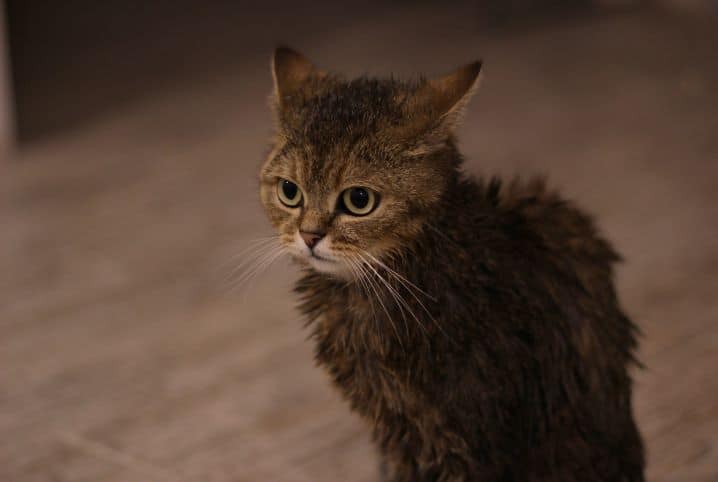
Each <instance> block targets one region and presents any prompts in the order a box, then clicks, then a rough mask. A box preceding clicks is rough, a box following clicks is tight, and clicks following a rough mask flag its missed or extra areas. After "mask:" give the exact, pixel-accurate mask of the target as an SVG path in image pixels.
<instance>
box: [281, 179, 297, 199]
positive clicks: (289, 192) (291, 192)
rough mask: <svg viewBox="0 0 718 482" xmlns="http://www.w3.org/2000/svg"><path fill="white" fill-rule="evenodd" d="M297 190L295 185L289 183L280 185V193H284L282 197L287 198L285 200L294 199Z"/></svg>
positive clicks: (285, 182)
mask: <svg viewBox="0 0 718 482" xmlns="http://www.w3.org/2000/svg"><path fill="white" fill-rule="evenodd" d="M298 189H299V188H297V185H296V184H294V183H293V182H291V181H284V182H283V183H282V192H284V195H285V196H287V199H294V198H295V196H296V195H297V190H298Z"/></svg>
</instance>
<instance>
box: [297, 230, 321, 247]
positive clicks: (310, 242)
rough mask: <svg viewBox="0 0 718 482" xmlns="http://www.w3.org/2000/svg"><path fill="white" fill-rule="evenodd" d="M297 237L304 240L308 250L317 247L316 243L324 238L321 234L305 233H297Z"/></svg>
mask: <svg viewBox="0 0 718 482" xmlns="http://www.w3.org/2000/svg"><path fill="white" fill-rule="evenodd" d="M299 235H300V236H301V237H302V239H303V240H304V244H306V245H307V247H308V248H309V249H312V248H313V247H314V246H316V245H317V243H318V242H319V241H320V240H321V239H322V238H323V237H324V235H323V234H319V233H307V232H304V231H299Z"/></svg>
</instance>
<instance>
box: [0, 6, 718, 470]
mask: <svg viewBox="0 0 718 482" xmlns="http://www.w3.org/2000/svg"><path fill="white" fill-rule="evenodd" d="M0 3H2V2H0ZM3 7H4V8H3V10H2V11H3V12H4V19H2V20H3V21H2V22H0V25H2V27H1V28H0V33H1V34H2V35H0V39H1V40H0V480H2V481H11V482H16V481H20V482H30V481H32V482H35V481H38V482H40V481H115V482H125V481H217V482H224V481H265V480H271V481H289V482H293V481H313V482H317V481H319V482H321V481H327V482H328V481H340V480H341V481H352V482H355V481H356V482H358V481H372V480H376V463H375V454H374V452H373V450H372V448H371V446H370V444H369V437H368V433H367V430H366V427H364V426H363V425H362V423H361V422H360V421H359V420H358V419H357V418H356V417H355V416H354V415H351V414H350V413H349V409H348V407H347V405H346V404H344V403H343V402H342V401H341V400H340V397H339V395H338V394H337V393H336V392H334V391H333V389H332V388H331V387H330V384H329V380H328V377H326V376H325V374H324V373H323V372H322V371H321V370H320V369H318V368H316V367H315V366H314V363H313V361H312V346H311V344H310V343H309V342H308V341H307V340H306V335H307V332H306V330H303V328H302V320H301V319H299V316H298V315H297V313H296V311H295V309H294V298H293V296H292V295H291V294H290V288H291V282H292V280H293V279H294V276H295V274H296V273H295V271H294V268H293V267H292V266H291V264H290V263H288V262H287V260H280V261H278V262H277V263H276V264H275V265H274V266H273V267H271V268H270V269H269V270H267V271H266V272H265V273H264V274H262V275H260V276H257V277H255V278H253V279H252V281H251V282H250V283H245V284H244V286H241V287H238V286H237V284H238V283H237V280H238V276H240V275H238V273H239V272H241V270H239V269H238V268H240V263H241V262H242V261H243V258H242V256H240V255H239V254H240V252H241V251H242V249H243V248H245V247H246V246H247V245H248V243H249V242H250V241H251V240H253V239H256V238H258V237H261V236H266V235H268V234H271V230H270V228H269V225H268V223H267V222H266V221H265V218H264V216H263V213H262V211H261V208H260V205H259V202H258V199H257V187H256V174H257V170H258V167H259V164H260V162H261V161H262V157H263V155H264V154H265V152H266V148H267V139H268V136H269V134H270V133H271V131H272V127H271V119H270V115H269V112H268V109H267V103H266V99H267V95H268V94H269V92H270V90H271V77H270V73H269V58H270V55H271V52H272V50H273V48H274V47H275V46H276V45H277V44H279V43H286V44H288V45H290V46H292V47H294V48H296V49H298V50H300V51H302V52H304V53H305V54H306V55H308V56H309V57H310V58H312V59H314V61H315V62H316V63H317V64H318V65H319V66H320V67H323V68H327V69H331V70H335V71H339V72H342V73H344V74H346V75H347V76H355V75H360V74H364V73H366V74H370V75H387V74H389V73H394V74H397V75H401V76H410V75H416V74H418V73H424V74H427V75H439V74H442V73H445V72H448V71H450V70H451V69H453V68H454V67H456V66H458V65H460V64H462V63H466V62H468V61H470V60H473V59H476V58H483V60H484V62H485V63H484V72H485V77H484V80H483V83H482V86H481V89H480V92H479V94H478V95H477V96H476V97H475V99H474V101H473V102H472V104H471V106H470V108H469V110H468V113H467V118H466V123H465V125H464V126H463V127H462V128H461V131H460V133H459V134H460V139H461V141H460V144H461V148H462V149H463V152H464V153H465V155H466V157H467V167H466V169H467V171H469V172H470V173H472V174H475V175H482V174H497V173H498V174H503V175H511V174H514V173H524V174H530V173H545V174H547V175H548V176H549V178H550V179H551V180H552V182H553V184H554V185H555V186H557V187H559V188H560V189H561V190H562V191H563V192H564V193H565V194H566V196H567V197H569V198H571V199H573V200H575V201H576V202H578V203H579V204H580V205H582V206H583V207H585V208H586V209H588V210H589V211H590V212H592V213H594V214H595V215H596V216H597V218H598V220H599V224H600V226H601V229H602V230H603V232H604V233H605V234H606V235H607V236H608V237H609V238H610V239H611V240H612V241H613V242H615V244H616V245H617V247H618V249H619V250H620V251H621V252H622V253H623V254H624V256H625V258H626V260H627V261H626V263H625V264H623V265H622V267H621V268H620V270H619V273H618V285H619V290H620V294H621V298H622V301H623V304H624V305H625V308H626V310H627V311H628V313H629V314H630V315H631V316H632V317H633V318H634V320H635V321H636V322H637V324H638V325H639V326H640V327H641V329H642V331H643V333H644V337H643V340H642V346H641V353H640V356H641V359H642V360H643V362H644V363H645V365H646V369H645V370H641V371H636V372H635V380H636V392H635V410H636V415H637V417H638V420H639V423H640V426H641V429H642V431H643V434H644V436H645V439H646V442H647V448H648V458H649V466H648V475H649V480H651V481H663V482H668V481H675V482H679V481H680V482H708V481H713V482H715V481H718V376H716V373H715V372H716V368H717V367H718V193H717V190H716V189H717V188H718V110H717V109H718V52H717V50H718V3H716V2H715V1H709V0H706V1H703V0H664V1H660V2H656V1H648V0H643V1H641V0H635V1H630V0H563V1H562V0H505V1H501V0H475V1H473V2H459V1H441V2H440V1H428V0H426V1H413V2H412V1H403V2H392V3H388V2H385V3H380V2H354V3H348V2H336V1H334V2H330V1H319V2H312V3H311V4H303V3H300V2H288V1H287V2H284V1H278V0H276V1H267V2H260V1H250V2H239V1H206V2H200V1H198V0H195V1H191V0H176V1H169V0H156V1H149V2H148V1H135V0H123V1H120V0H106V1H103V2H95V1H90V0H71V1H66V2H43V1H39V0H6V1H5V3H4V5H3ZM238 256H239V257H238Z"/></svg>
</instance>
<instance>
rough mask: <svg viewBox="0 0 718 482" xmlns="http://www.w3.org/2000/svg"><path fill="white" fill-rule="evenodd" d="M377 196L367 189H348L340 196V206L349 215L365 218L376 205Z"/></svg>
mask: <svg viewBox="0 0 718 482" xmlns="http://www.w3.org/2000/svg"><path fill="white" fill-rule="evenodd" d="M378 198H379V195H378V194H376V193H375V192H374V191H372V190H371V189H369V188H367V187H350V188H349V189H347V190H345V191H344V192H343V193H342V195H341V196H340V205H341V207H342V208H343V209H344V211H346V212H347V213H349V214H352V215H354V216H366V215H367V214H369V213H370V212H372V211H373V210H374V208H375V207H376V206H377V204H378V200H379V199H378Z"/></svg>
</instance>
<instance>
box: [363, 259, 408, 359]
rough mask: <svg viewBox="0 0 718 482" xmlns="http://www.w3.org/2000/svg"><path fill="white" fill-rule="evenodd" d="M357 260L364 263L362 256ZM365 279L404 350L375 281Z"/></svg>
mask: <svg viewBox="0 0 718 482" xmlns="http://www.w3.org/2000/svg"><path fill="white" fill-rule="evenodd" d="M357 254H358V253H357ZM360 256H361V255H360ZM358 260H359V261H360V264H361V263H366V260H364V259H363V258H358ZM367 266H370V265H368V264H367ZM366 279H367V281H368V282H369V287H370V288H371V289H372V291H373V292H374V295H375V296H376V299H377V301H378V302H379V304H380V305H381V307H382V309H383V310H384V313H385V314H386V317H387V319H388V320H389V324H390V325H391V327H392V329H393V330H394V334H395V335H396V340H397V341H398V342H399V346H401V349H402V350H404V344H403V343H402V342H401V335H399V330H398V329H397V328H396V324H395V323H394V319H393V318H392V317H391V315H390V314H389V310H388V309H387V307H386V305H385V304H384V301H383V300H382V299H381V295H380V294H379V290H378V288H377V287H376V286H375V283H374V282H373V280H372V279H371V278H369V277H367V278H366Z"/></svg>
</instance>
